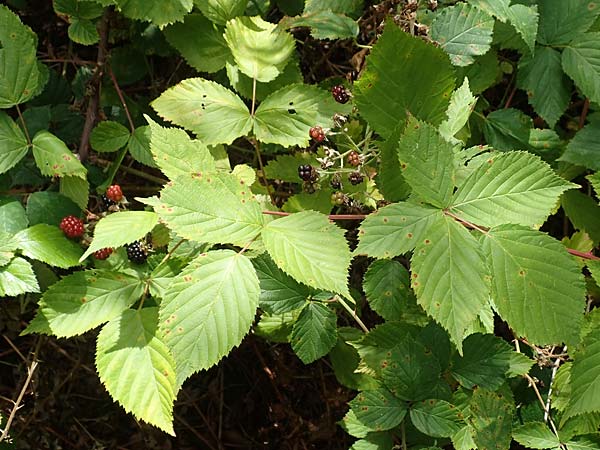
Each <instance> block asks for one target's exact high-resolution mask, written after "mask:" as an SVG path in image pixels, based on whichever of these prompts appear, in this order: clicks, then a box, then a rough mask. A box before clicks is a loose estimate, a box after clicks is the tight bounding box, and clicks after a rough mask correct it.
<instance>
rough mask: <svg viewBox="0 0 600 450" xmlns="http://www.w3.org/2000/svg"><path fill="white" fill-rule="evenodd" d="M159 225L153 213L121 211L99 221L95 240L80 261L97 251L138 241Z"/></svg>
mask: <svg viewBox="0 0 600 450" xmlns="http://www.w3.org/2000/svg"><path fill="white" fill-rule="evenodd" d="M157 223H158V215H157V214H156V213H154V212H151V211H119V212H116V213H113V214H110V215H108V216H106V217H104V218H102V219H100V221H98V223H97V224H96V228H95V229H94V239H93V240H92V243H91V244H90V246H89V247H88V249H87V250H86V251H85V253H84V254H83V255H82V256H81V259H80V261H83V260H84V259H85V258H87V257H88V256H90V255H91V254H92V253H94V252H95V251H97V250H100V249H103V248H107V247H114V248H116V247H121V246H123V245H125V244H129V243H131V242H134V241H137V240H139V239H141V238H143V237H144V236H146V234H148V233H150V231H152V228H154V226H155V225H156V224H157Z"/></svg>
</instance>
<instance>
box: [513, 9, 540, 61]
mask: <svg viewBox="0 0 600 450" xmlns="http://www.w3.org/2000/svg"><path fill="white" fill-rule="evenodd" d="M508 20H509V21H510V23H511V25H512V26H513V27H514V28H515V30H517V32H518V33H519V34H520V35H521V38H523V41H524V42H525V44H527V48H528V49H529V51H530V52H531V53H533V52H534V49H535V40H536V37H537V34H538V22H539V14H538V7H537V5H533V6H530V7H528V6H525V5H521V4H518V3H517V4H515V5H512V6H511V7H510V8H509V9H508Z"/></svg>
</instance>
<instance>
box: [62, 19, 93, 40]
mask: <svg viewBox="0 0 600 450" xmlns="http://www.w3.org/2000/svg"><path fill="white" fill-rule="evenodd" d="M67 33H68V34H69V39H71V40H72V41H73V42H77V43H78V44H82V45H93V44H96V43H97V42H98V41H99V40H100V34H98V30H97V29H96V24H95V23H94V22H92V21H91V20H88V19H80V18H72V19H71V25H69V29H68V30H67Z"/></svg>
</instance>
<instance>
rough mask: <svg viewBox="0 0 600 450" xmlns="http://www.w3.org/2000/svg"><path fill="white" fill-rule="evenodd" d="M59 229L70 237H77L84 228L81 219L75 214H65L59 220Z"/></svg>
mask: <svg viewBox="0 0 600 450" xmlns="http://www.w3.org/2000/svg"><path fill="white" fill-rule="evenodd" d="M60 229H61V230H63V233H65V235H66V236H67V237H70V238H78V237H81V236H83V233H84V231H85V228H84V226H83V220H81V219H80V218H79V217H75V216H67V217H65V218H63V220H61V221H60Z"/></svg>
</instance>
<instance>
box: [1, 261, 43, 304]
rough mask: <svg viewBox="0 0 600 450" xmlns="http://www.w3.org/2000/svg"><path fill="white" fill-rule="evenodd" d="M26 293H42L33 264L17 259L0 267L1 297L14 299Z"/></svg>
mask: <svg viewBox="0 0 600 450" xmlns="http://www.w3.org/2000/svg"><path fill="white" fill-rule="evenodd" d="M26 292H40V287H39V284H38V281H37V278H36V277H35V274H34V273H33V268H32V267H31V264H29V262H27V261H26V260H24V259H23V258H19V257H17V258H14V259H13V260H12V261H10V262H9V263H8V264H6V265H4V266H2V267H0V297H13V296H16V295H21V294H24V293H26Z"/></svg>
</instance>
